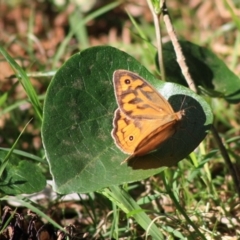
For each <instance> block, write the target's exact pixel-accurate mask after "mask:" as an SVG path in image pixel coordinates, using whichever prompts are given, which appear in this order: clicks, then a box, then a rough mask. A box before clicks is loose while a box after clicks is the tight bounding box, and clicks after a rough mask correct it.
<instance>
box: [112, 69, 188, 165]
mask: <svg viewBox="0 0 240 240" xmlns="http://www.w3.org/2000/svg"><path fill="white" fill-rule="evenodd" d="M113 86H114V93H115V97H116V101H117V104H118V108H117V109H116V111H115V113H114V118H113V130H112V132H111V135H112V137H113V139H114V142H115V144H116V145H117V147H119V148H120V150H122V152H124V153H127V154H129V155H130V156H129V157H128V158H127V159H126V160H124V161H123V162H122V163H124V162H126V161H128V160H129V159H130V158H132V157H135V156H142V155H145V154H147V153H149V152H151V151H153V150H155V149H156V148H157V147H158V146H159V145H161V144H162V143H163V142H164V141H166V140H167V139H169V138H170V137H171V136H172V135H173V134H174V133H175V132H176V130H177V126H178V123H179V122H180V121H181V119H182V118H183V116H184V115H185V111H184V110H180V111H178V112H174V110H173V108H172V106H171V105H170V103H169V102H168V101H167V100H166V99H165V98H164V97H163V96H162V95H161V94H160V93H159V92H158V91H157V90H156V89H155V88H154V87H153V86H151V85H150V84H149V83H148V82H147V81H146V80H145V79H143V78H142V77H140V76H139V75H138V74H136V73H134V72H131V71H127V70H121V69H119V70H116V71H114V73H113Z"/></svg>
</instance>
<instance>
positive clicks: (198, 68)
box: [163, 41, 240, 103]
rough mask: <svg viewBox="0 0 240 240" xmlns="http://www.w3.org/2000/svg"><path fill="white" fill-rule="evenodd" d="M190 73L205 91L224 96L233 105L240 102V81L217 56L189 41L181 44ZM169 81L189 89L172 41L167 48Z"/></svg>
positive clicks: (165, 61) (165, 45)
mask: <svg viewBox="0 0 240 240" xmlns="http://www.w3.org/2000/svg"><path fill="white" fill-rule="evenodd" d="M180 45H181V47H182V50H183V53H184V56H185V58H186V63H187V66H188V68H189V71H190V74H191V76H192V78H193V80H194V82H195V84H196V85H197V86H198V87H199V89H200V90H201V92H203V93H204V94H207V95H209V96H211V97H222V98H225V99H226V100H227V101H228V102H230V103H237V102H239V101H240V79H239V78H238V77H237V76H236V75H235V74H234V73H233V72H232V71H231V70H229V68H228V67H227V66H226V64H225V63H224V62H223V61H222V60H221V59H219V58H218V57H217V56H216V55H215V54H214V53H212V52H211V51H210V50H208V49H207V48H204V47H200V46H198V45H196V44H193V43H191V42H187V41H180ZM163 56H164V64H165V70H166V76H167V79H168V81H170V82H175V83H180V84H182V85H184V86H187V83H186V81H185V79H184V77H183V75H182V72H181V69H180V67H179V65H178V63H177V61H176V55H175V52H174V50H173V46H172V43H171V42H167V43H166V44H164V46H163Z"/></svg>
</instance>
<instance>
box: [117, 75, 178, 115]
mask: <svg viewBox="0 0 240 240" xmlns="http://www.w3.org/2000/svg"><path fill="white" fill-rule="evenodd" d="M113 81H114V88H115V95H116V99H117V103H118V105H119V108H120V109H121V111H122V112H123V113H125V114H126V115H127V116H128V117H130V118H144V119H162V118H165V116H166V115H169V114H174V111H173V109H172V107H171V105H170V104H169V103H168V101H167V100H165V99H164V97H163V96H162V95H160V93H158V92H157V91H156V90H155V89H154V88H153V87H152V86H151V85H150V84H149V83H147V82H146V81H145V80H144V79H143V78H141V77H140V76H138V75H137V74H135V73H133V72H130V71H126V70H116V71H115V72H114V76H113Z"/></svg>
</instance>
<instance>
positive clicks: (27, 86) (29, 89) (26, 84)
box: [0, 46, 42, 121]
mask: <svg viewBox="0 0 240 240" xmlns="http://www.w3.org/2000/svg"><path fill="white" fill-rule="evenodd" d="M0 52H1V53H2V55H3V56H4V57H5V58H6V60H7V61H8V62H9V64H10V65H11V67H12V68H13V69H14V71H15V72H16V74H17V76H19V77H18V80H19V82H20V83H21V84H22V86H23V88H24V90H25V91H26V94H27V96H28V98H29V100H30V102H31V103H32V105H33V108H34V110H35V112H36V114H37V116H38V117H39V119H40V120H41V121H42V107H41V104H40V102H39V100H38V96H37V93H36V92H35V89H34V88H33V86H32V84H31V82H30V79H29V78H28V76H27V74H26V72H25V71H24V70H23V69H22V68H21V67H20V66H19V65H18V64H17V62H16V61H15V60H14V59H13V58H12V57H11V56H10V55H9V54H8V53H7V51H6V50H5V49H4V48H3V47H2V46H0Z"/></svg>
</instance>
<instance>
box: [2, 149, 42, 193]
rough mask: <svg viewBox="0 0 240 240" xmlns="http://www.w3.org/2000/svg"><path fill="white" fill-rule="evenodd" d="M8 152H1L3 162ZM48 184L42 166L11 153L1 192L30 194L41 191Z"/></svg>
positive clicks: (3, 175) (3, 176)
mask: <svg viewBox="0 0 240 240" xmlns="http://www.w3.org/2000/svg"><path fill="white" fill-rule="evenodd" d="M5 156H6V152H0V163H1V164H3V160H4V159H5ZM45 185H46V180H45V177H44V176H43V174H42V172H41V169H40V167H39V166H38V165H37V164H34V163H32V162H30V161H27V160H20V159H19V158H17V157H16V156H15V154H13V153H12V154H11V156H10V157H9V161H8V164H7V165H6V168H5V169H4V171H3V174H2V176H1V181H0V192H1V193H4V194H6V195H18V194H23V193H25V194H30V193H34V192H38V191H41V190H42V189H43V188H44V187H45Z"/></svg>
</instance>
